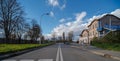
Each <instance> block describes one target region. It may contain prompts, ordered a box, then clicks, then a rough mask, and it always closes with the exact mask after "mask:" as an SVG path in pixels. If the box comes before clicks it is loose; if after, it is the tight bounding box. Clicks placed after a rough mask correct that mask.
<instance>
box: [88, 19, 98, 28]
mask: <svg viewBox="0 0 120 61" xmlns="http://www.w3.org/2000/svg"><path fill="white" fill-rule="evenodd" d="M98 20H99V19H94V20H93V21H92V22H91V23H90V24H89V25H88V27H89V26H90V25H92V23H93V22H95V21H98Z"/></svg>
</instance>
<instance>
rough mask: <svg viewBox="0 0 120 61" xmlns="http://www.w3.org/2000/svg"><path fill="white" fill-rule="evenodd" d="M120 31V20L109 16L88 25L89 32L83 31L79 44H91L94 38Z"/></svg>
mask: <svg viewBox="0 0 120 61" xmlns="http://www.w3.org/2000/svg"><path fill="white" fill-rule="evenodd" d="M118 30H120V18H118V17H116V16H114V15H112V14H107V15H104V16H103V17H101V18H99V19H95V20H93V21H92V22H91V23H90V24H89V25H88V30H86V29H85V30H83V31H82V33H81V34H80V39H79V42H80V43H81V42H85V43H86V42H87V41H88V42H90V41H91V40H92V39H93V38H94V37H103V36H104V35H106V34H108V33H109V32H110V31H118Z"/></svg>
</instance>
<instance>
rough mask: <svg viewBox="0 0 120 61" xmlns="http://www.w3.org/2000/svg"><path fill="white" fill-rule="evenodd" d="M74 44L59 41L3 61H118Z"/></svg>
mask: <svg viewBox="0 0 120 61" xmlns="http://www.w3.org/2000/svg"><path fill="white" fill-rule="evenodd" d="M72 46H73V45H66V44H63V43H57V44H55V45H52V46H48V47H44V48H41V49H38V50H35V51H31V52H28V53H25V54H22V55H19V56H15V57H11V58H8V59H4V60H1V61H117V60H114V59H111V58H105V57H102V56H99V55H96V54H93V53H90V52H89V51H86V50H84V49H78V48H74V47H72Z"/></svg>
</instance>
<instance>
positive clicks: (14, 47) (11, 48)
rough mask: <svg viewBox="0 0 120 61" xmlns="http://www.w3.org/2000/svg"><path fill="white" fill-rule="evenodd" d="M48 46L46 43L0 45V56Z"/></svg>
mask: <svg viewBox="0 0 120 61" xmlns="http://www.w3.org/2000/svg"><path fill="white" fill-rule="evenodd" d="M50 44H51V43H47V44H0V54H4V53H9V52H16V51H21V50H25V49H30V48H34V47H44V46H48V45H50Z"/></svg>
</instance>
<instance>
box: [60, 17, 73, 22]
mask: <svg viewBox="0 0 120 61" xmlns="http://www.w3.org/2000/svg"><path fill="white" fill-rule="evenodd" d="M69 20H72V18H62V19H60V20H59V22H60V23H63V22H66V21H69Z"/></svg>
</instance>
